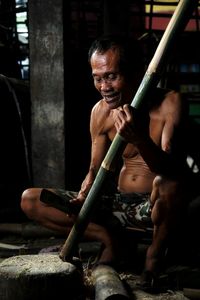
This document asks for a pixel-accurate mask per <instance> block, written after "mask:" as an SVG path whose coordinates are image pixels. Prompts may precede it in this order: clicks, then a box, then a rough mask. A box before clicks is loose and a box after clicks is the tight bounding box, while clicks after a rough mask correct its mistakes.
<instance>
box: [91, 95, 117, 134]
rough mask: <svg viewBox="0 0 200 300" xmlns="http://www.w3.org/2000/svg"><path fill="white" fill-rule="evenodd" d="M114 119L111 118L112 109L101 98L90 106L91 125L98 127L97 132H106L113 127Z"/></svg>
mask: <svg viewBox="0 0 200 300" xmlns="http://www.w3.org/2000/svg"><path fill="white" fill-rule="evenodd" d="M113 125H114V121H113V118H112V110H111V109H110V108H109V106H108V105H107V103H106V102H105V101H104V100H103V99H102V100H100V101H98V102H97V103H96V104H95V105H94V106H93V108H92V112H91V126H92V128H93V129H94V128H96V129H97V128H98V131H99V132H102V133H106V132H108V131H109V130H110V129H111V127H113Z"/></svg>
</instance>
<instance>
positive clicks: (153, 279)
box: [137, 270, 171, 294]
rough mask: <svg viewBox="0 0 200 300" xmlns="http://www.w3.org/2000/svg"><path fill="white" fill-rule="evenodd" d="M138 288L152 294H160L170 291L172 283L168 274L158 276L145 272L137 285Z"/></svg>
mask: <svg viewBox="0 0 200 300" xmlns="http://www.w3.org/2000/svg"><path fill="white" fill-rule="evenodd" d="M137 286H138V288H139V289H141V290H143V291H145V292H147V293H150V294H158V293H162V292H166V291H167V290H168V289H170V286H171V285H170V282H169V278H168V276H167V274H166V275H165V274H163V275H158V274H155V273H153V272H151V271H148V270H145V271H144V272H143V273H142V275H141V279H140V282H139V283H138V284H137Z"/></svg>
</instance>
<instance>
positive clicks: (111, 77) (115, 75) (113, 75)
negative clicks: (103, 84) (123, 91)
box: [108, 74, 117, 80]
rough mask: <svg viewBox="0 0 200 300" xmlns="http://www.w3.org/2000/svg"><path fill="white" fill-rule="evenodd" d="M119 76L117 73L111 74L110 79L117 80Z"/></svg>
mask: <svg viewBox="0 0 200 300" xmlns="http://www.w3.org/2000/svg"><path fill="white" fill-rule="evenodd" d="M116 78H117V74H109V75H108V79H109V80H115V79H116Z"/></svg>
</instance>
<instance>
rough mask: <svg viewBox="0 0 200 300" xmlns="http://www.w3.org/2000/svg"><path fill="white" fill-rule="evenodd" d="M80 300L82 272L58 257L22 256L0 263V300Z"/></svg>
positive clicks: (82, 286) (82, 290) (46, 255)
mask: <svg viewBox="0 0 200 300" xmlns="http://www.w3.org/2000/svg"><path fill="white" fill-rule="evenodd" d="M59 297H60V299H63V298H64V299H68V300H80V299H85V297H84V281H83V274H82V271H81V270H79V268H77V267H76V266H75V265H73V264H71V263H68V262H63V261H62V260H61V259H60V258H59V256H58V255H57V254H35V255H19V256H13V257H9V258H7V259H5V260H3V261H2V262H1V263H0V299H1V300H36V299H37V300H40V299H41V300H47V299H48V300H50V299H59Z"/></svg>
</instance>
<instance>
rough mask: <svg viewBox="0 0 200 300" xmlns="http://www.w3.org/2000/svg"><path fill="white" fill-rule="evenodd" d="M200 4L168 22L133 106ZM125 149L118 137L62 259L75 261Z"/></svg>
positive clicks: (184, 2) (183, 7)
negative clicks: (116, 161)
mask: <svg viewBox="0 0 200 300" xmlns="http://www.w3.org/2000/svg"><path fill="white" fill-rule="evenodd" d="M197 5H198V0H180V1H179V3H178V5H177V7H176V9H175V11H174V14H173V16H172V18H171V20H170V22H169V23H168V26H167V28H166V30H165V32H164V34H163V36H162V38H161V40H160V43H159V45H158V47H157V49H156V51H155V54H154V56H153V58H152V60H151V62H150V64H149V66H148V68H147V71H146V73H145V74H144V77H143V79H142V81H141V84H140V86H139V88H138V90H137V92H136V94H135V96H134V98H133V100H132V102H131V106H132V107H135V108H138V107H139V106H140V105H141V103H142V102H143V101H144V99H145V97H146V95H148V94H149V93H150V91H151V90H152V89H153V88H155V87H156V85H157V84H158V82H159V80H160V77H161V74H162V71H163V69H164V66H165V64H166V61H167V58H168V56H169V51H170V50H171V47H172V46H173V44H174V42H175V39H176V38H177V37H178V35H179V34H180V32H181V31H182V30H184V28H185V26H186V25H187V23H188V21H189V19H190V17H191V15H192V13H193V11H194V9H195V7H196V6H197ZM124 147H125V142H124V140H123V138H122V137H121V136H120V135H119V134H116V136H115V138H114V140H113V142H112V144H111V146H110V148H109V149H108V152H107V154H106V156H105V158H104V160H103V162H102V164H101V166H100V168H99V171H98V173H97V175H96V178H95V180H94V183H93V185H92V187H91V189H90V191H89V193H88V195H87V197H86V199H85V202H84V204H83V206H82V208H81V210H80V212H79V215H78V217H77V220H76V222H75V224H74V226H73V227H72V229H71V231H70V233H69V235H68V238H67V240H66V241H65V243H64V245H63V247H62V249H61V251H60V254H59V256H60V258H61V259H62V260H63V261H66V260H71V258H72V256H73V252H74V250H75V248H76V246H77V245H78V242H79V239H80V238H81V236H82V235H83V233H84V231H85V229H86V227H87V225H88V223H89V221H90V216H91V214H92V212H93V209H94V208H95V205H96V202H97V196H98V194H99V192H100V190H101V187H102V184H103V182H104V181H105V180H106V178H107V176H108V174H109V172H110V170H111V165H112V162H113V160H114V159H115V158H116V157H117V155H121V154H122V151H123V149H124Z"/></svg>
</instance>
